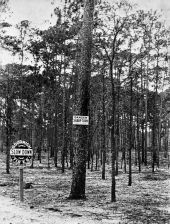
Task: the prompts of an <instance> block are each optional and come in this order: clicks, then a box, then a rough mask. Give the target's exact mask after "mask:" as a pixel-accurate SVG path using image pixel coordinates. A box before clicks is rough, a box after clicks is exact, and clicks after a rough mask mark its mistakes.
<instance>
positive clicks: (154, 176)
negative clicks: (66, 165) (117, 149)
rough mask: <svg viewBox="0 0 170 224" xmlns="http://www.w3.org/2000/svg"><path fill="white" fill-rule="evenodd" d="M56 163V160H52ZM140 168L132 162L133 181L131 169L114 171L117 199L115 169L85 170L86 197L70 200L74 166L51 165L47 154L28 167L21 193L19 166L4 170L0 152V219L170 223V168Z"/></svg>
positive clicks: (55, 223)
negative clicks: (28, 185)
mask: <svg viewBox="0 0 170 224" xmlns="http://www.w3.org/2000/svg"><path fill="white" fill-rule="evenodd" d="M51 163H52V162H51ZM163 164H164V162H163V163H162V164H161V166H160V168H159V169H157V170H156V171H155V173H152V172H151V168H150V167H147V168H146V167H142V172H141V173H138V169H137V168H136V167H135V166H133V169H132V186H128V173H126V174H125V173H124V172H123V171H122V170H121V169H120V171H119V175H118V176H116V197H117V201H116V202H114V203H111V202H110V198H111V170H110V169H109V166H108V167H107V171H106V180H102V179H101V169H99V170H97V171H93V172H91V171H90V170H88V171H87V181H86V196H87V198H86V200H68V196H69V192H70V185H71V176H72V172H71V170H69V169H66V171H65V173H64V174H62V173H61V169H60V168H57V169H56V168H54V166H53V164H51V167H50V168H48V167H47V162H46V158H45V157H44V158H43V160H42V163H41V164H39V163H38V162H36V163H35V168H34V169H30V168H29V167H25V168H24V182H25V183H32V185H31V186H32V187H31V188H29V189H25V190H24V202H20V199H19V167H18V166H16V165H15V164H11V168H10V174H6V167H5V154H4V153H0V223H1V224H31V223H33V224H86V223H88V224H118V223H119V224H126V223H127V224H132V223H134V224H135V223H136V224H157V223H159V224H168V223H170V170H168V168H167V167H164V165H163Z"/></svg>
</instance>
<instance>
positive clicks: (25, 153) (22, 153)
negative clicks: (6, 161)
mask: <svg viewBox="0 0 170 224" xmlns="http://www.w3.org/2000/svg"><path fill="white" fill-rule="evenodd" d="M10 156H11V159H12V161H13V162H17V163H19V164H20V173H19V188H20V201H23V200H24V187H23V186H24V184H23V183H24V182H23V164H24V163H26V162H28V161H29V160H30V159H31V158H32V156H33V150H32V148H31V146H30V145H29V144H28V143H27V142H25V141H21V140H20V141H17V142H16V143H14V144H13V145H12V148H11V149H10Z"/></svg>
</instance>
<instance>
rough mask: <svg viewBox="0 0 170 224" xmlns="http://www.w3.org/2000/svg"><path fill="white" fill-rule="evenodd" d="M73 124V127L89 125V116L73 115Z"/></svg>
mask: <svg viewBox="0 0 170 224" xmlns="http://www.w3.org/2000/svg"><path fill="white" fill-rule="evenodd" d="M73 124H75V125H89V116H79V115H73Z"/></svg>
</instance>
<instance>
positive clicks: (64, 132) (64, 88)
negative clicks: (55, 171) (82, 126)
mask: <svg viewBox="0 0 170 224" xmlns="http://www.w3.org/2000/svg"><path fill="white" fill-rule="evenodd" d="M62 123H63V130H62V131H63V135H62V156H61V165H62V173H64V171H65V159H66V153H67V152H66V151H67V148H66V147H67V143H66V141H67V140H66V138H67V137H66V129H67V127H66V123H67V122H66V71H65V55H64V83H63V117H62Z"/></svg>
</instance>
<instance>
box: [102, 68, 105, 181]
mask: <svg viewBox="0 0 170 224" xmlns="http://www.w3.org/2000/svg"><path fill="white" fill-rule="evenodd" d="M102 83H103V88H102V91H103V92H102V130H101V132H102V134H101V135H102V179H103V180H105V170H106V146H105V144H106V136H105V135H106V134H105V123H106V116H105V109H106V108H105V77H104V71H103V74H102Z"/></svg>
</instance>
